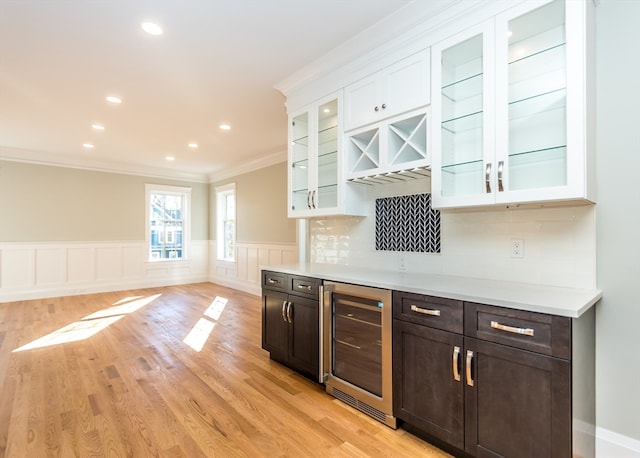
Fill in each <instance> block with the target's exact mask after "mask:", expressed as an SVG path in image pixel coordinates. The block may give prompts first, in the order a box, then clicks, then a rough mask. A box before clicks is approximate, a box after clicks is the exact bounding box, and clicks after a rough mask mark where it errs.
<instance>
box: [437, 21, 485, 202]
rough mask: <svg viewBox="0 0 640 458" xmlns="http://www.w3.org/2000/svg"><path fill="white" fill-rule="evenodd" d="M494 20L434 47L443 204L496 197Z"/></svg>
mask: <svg viewBox="0 0 640 458" xmlns="http://www.w3.org/2000/svg"><path fill="white" fill-rule="evenodd" d="M492 29H493V24H491V23H486V24H481V25H480V26H477V27H474V28H472V29H469V30H468V31H467V32H465V33H464V34H461V35H458V36H455V37H452V38H450V39H448V40H446V41H445V42H443V43H439V44H437V45H434V47H433V49H432V53H433V57H434V65H433V68H434V75H433V82H434V88H433V91H434V96H435V97H434V100H433V116H434V120H436V123H435V125H434V135H433V140H434V144H433V148H434V155H433V162H432V164H433V168H434V169H436V170H435V171H434V174H433V177H432V180H433V181H432V183H433V188H434V190H437V191H435V192H434V197H433V198H434V203H435V204H436V205H437V206H439V207H446V206H458V205H470V204H481V203H485V202H488V201H489V200H490V199H493V197H492V196H491V194H492V192H493V188H494V186H493V183H494V178H493V170H492V168H493V159H492V158H493V154H494V148H495V135H494V130H493V122H494V120H493V114H494V106H495V103H494V101H493V95H494V76H493V75H494V73H492V72H487V69H491V68H492V67H493V66H494V65H495V64H494V62H493V59H494V55H493V52H492V50H493V37H492V32H491V31H492Z"/></svg>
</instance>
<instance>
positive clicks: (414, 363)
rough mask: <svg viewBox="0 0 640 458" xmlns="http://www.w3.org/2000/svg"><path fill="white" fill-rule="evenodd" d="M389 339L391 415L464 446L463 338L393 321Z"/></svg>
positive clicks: (445, 440)
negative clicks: (392, 390)
mask: <svg viewBox="0 0 640 458" xmlns="http://www.w3.org/2000/svg"><path fill="white" fill-rule="evenodd" d="M393 341H394V344H393V365H394V371H393V374H394V380H393V386H394V396H393V400H394V414H395V416H396V417H397V418H401V419H402V420H404V421H406V422H407V423H410V424H412V425H413V426H415V427H417V428H419V429H420V430H421V431H424V432H426V433H428V434H430V435H432V436H433V437H436V438H438V439H440V440H443V441H444V442H447V443H448V444H451V445H453V446H454V447H456V448H459V449H463V448H464V410H463V407H464V404H463V403H464V385H463V383H462V373H461V366H460V357H461V352H462V347H463V337H462V336H461V335H459V334H454V333H452V332H448V331H441V330H438V329H433V328H430V327H427V326H421V325H418V324H414V323H407V322H405V321H400V320H394V321H393ZM454 361H455V362H454ZM454 365H455V367H454Z"/></svg>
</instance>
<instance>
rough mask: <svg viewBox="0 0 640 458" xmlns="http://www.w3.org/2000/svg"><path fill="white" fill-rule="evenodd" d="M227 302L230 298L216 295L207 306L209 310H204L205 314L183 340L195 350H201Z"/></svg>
mask: <svg viewBox="0 0 640 458" xmlns="http://www.w3.org/2000/svg"><path fill="white" fill-rule="evenodd" d="M227 302H228V299H226V298H224V297H220V296H216V298H215V299H214V300H213V301H212V302H211V304H209V307H207V310H205V311H204V316H203V317H202V318H200V319H199V320H198V322H197V323H196V324H195V325H194V326H193V328H192V329H191V331H189V334H187V337H185V338H184V340H183V342H184V343H185V344H187V345H188V346H190V347H191V348H193V349H194V350H195V351H198V352H199V351H201V350H202V348H203V347H204V344H205V343H207V340H208V339H209V336H210V335H211V331H213V328H214V327H215V325H216V323H215V322H216V321H218V320H219V319H220V315H222V312H223V311H224V308H225V306H226V305H227Z"/></svg>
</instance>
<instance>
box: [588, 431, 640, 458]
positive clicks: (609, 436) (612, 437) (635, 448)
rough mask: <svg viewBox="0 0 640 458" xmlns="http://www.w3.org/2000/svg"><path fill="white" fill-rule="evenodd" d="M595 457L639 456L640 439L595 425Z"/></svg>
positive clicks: (620, 457)
mask: <svg viewBox="0 0 640 458" xmlns="http://www.w3.org/2000/svg"><path fill="white" fill-rule="evenodd" d="M596 457H597V458H640V440H637V439H633V438H631V437H627V436H623V435H622V434H618V433H616V432H613V431H609V430H608V429H604V428H600V427H596Z"/></svg>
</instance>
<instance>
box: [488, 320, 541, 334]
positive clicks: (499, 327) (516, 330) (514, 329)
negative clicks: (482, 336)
mask: <svg viewBox="0 0 640 458" xmlns="http://www.w3.org/2000/svg"><path fill="white" fill-rule="evenodd" d="M491 327H492V328H493V329H497V330H499V331H505V332H511V333H513V334H520V335H523V336H529V337H533V334H534V332H535V331H534V330H533V329H531V328H517V327H515V326H507V325H506V324H500V323H498V322H497V321H492V322H491Z"/></svg>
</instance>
